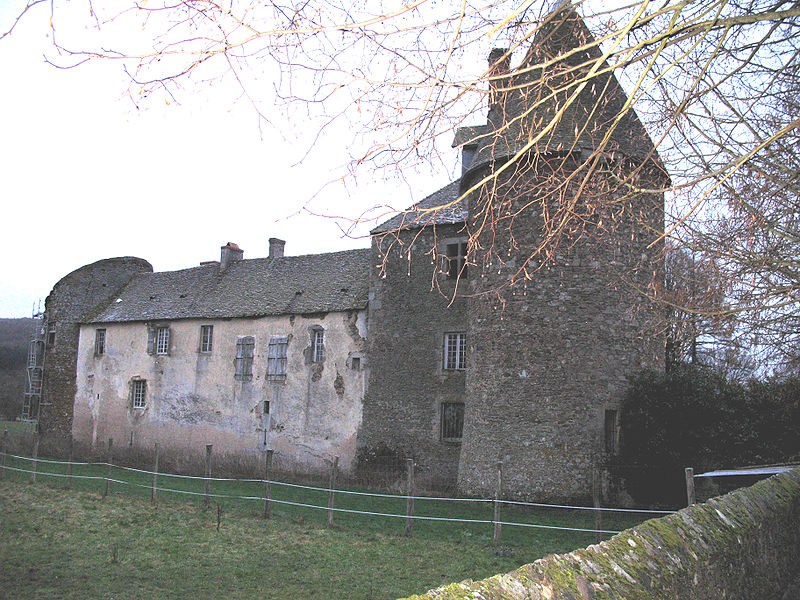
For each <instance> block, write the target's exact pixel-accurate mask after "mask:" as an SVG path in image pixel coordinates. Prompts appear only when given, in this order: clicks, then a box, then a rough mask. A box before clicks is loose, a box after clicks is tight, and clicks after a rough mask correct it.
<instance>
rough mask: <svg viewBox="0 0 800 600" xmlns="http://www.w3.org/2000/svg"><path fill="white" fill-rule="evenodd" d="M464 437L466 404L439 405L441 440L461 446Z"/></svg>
mask: <svg viewBox="0 0 800 600" xmlns="http://www.w3.org/2000/svg"><path fill="white" fill-rule="evenodd" d="M463 437H464V403H463V402H442V403H441V404H440V405H439V439H440V441H442V442H445V443H449V444H460V443H461V440H462V439H463Z"/></svg>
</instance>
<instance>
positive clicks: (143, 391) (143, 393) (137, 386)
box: [131, 379, 147, 408]
mask: <svg viewBox="0 0 800 600" xmlns="http://www.w3.org/2000/svg"><path fill="white" fill-rule="evenodd" d="M146 404H147V380H146V379H134V380H133V381H131V406H132V407H133V408H144V407H145V405H146Z"/></svg>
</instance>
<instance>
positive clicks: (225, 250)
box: [219, 242, 244, 272]
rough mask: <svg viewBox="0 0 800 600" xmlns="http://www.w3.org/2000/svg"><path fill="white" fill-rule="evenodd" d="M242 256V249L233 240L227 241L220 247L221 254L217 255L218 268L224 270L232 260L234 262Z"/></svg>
mask: <svg viewBox="0 0 800 600" xmlns="http://www.w3.org/2000/svg"><path fill="white" fill-rule="evenodd" d="M243 256H244V250H242V249H241V248H239V246H237V245H236V244H234V243H233V242H228V243H227V244H225V245H224V246H223V247H222V248H221V254H220V257H219V270H220V272H221V271H224V270H225V269H227V268H228V265H229V264H231V263H232V262H236V261H237V260H242V257H243Z"/></svg>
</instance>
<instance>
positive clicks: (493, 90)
mask: <svg viewBox="0 0 800 600" xmlns="http://www.w3.org/2000/svg"><path fill="white" fill-rule="evenodd" d="M510 72H511V52H509V51H508V48H493V49H492V51H491V52H489V110H491V109H492V108H493V107H495V106H497V105H502V103H503V97H504V96H505V92H504V91H503V89H504V88H507V87H508V85H509V78H508V75H509V73H510Z"/></svg>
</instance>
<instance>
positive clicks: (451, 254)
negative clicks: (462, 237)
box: [447, 242, 467, 279]
mask: <svg viewBox="0 0 800 600" xmlns="http://www.w3.org/2000/svg"><path fill="white" fill-rule="evenodd" d="M447 276H448V277H449V278H450V279H457V278H458V277H466V276H467V242H453V243H452V244H447Z"/></svg>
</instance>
